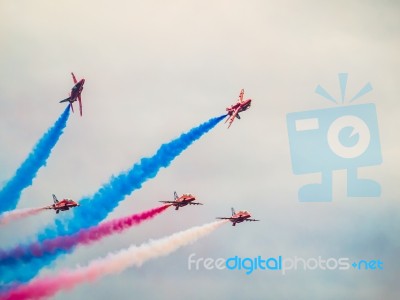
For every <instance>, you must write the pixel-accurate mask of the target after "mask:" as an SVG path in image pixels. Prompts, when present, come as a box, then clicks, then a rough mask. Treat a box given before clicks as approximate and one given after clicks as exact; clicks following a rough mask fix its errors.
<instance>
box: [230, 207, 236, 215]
mask: <svg viewBox="0 0 400 300" xmlns="http://www.w3.org/2000/svg"><path fill="white" fill-rule="evenodd" d="M231 211H232V216H233V215H234V214H235V209H234V208H233V207H231Z"/></svg>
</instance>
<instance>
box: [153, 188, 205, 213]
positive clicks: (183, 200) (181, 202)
mask: <svg viewBox="0 0 400 300" xmlns="http://www.w3.org/2000/svg"><path fill="white" fill-rule="evenodd" d="M194 200H196V197H195V196H193V195H192V194H183V195H182V196H180V197H178V194H177V193H176V192H174V201H160V202H162V203H169V204H172V205H173V206H175V210H178V209H179V207H182V206H186V205H188V204H190V205H203V204H202V203H198V202H193V201H194Z"/></svg>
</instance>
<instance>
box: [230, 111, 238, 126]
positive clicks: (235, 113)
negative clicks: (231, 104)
mask: <svg viewBox="0 0 400 300" xmlns="http://www.w3.org/2000/svg"><path fill="white" fill-rule="evenodd" d="M238 113H239V107H238V108H236V109H235V112H234V113H233V114H232V115H231V116H230V117H229V125H228V128H229V127H231V125H232V123H233V121H235V118H236V116H237V114H238Z"/></svg>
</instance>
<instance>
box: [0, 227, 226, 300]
mask: <svg viewBox="0 0 400 300" xmlns="http://www.w3.org/2000/svg"><path fill="white" fill-rule="evenodd" d="M226 222H227V221H226V220H222V221H215V222H212V223H208V224H205V225H202V226H196V227H192V228H190V229H187V230H184V231H180V232H177V233H174V234H172V235H170V236H168V237H165V238H162V239H159V240H150V241H149V242H147V243H145V244H142V245H140V246H135V245H132V246H130V247H129V248H127V249H123V250H120V251H118V252H116V253H111V254H109V255H107V256H106V257H105V258H100V259H96V260H93V261H92V262H91V263H89V264H88V265H87V266H86V267H78V268H77V269H75V270H66V271H62V272H61V273H59V274H58V275H55V276H52V277H47V278H39V279H36V280H33V281H31V282H30V283H28V284H26V285H21V286H18V287H17V288H15V289H14V290H11V291H8V293H6V294H3V295H1V294H0V298H2V299H27V298H29V299H38V298H43V297H50V296H52V295H54V294H55V293H57V292H58V291H60V290H62V289H71V288H73V287H74V286H76V285H77V284H79V283H82V282H85V281H93V280H96V279H98V278H100V277H102V276H105V275H108V274H115V273H120V272H122V271H123V270H125V269H127V268H129V267H131V266H141V265H142V264H143V263H145V262H146V261H148V260H150V259H153V258H157V257H161V256H166V255H168V254H170V253H172V252H173V251H175V250H177V249H179V248H180V247H183V246H186V245H188V244H191V243H193V242H195V241H197V240H198V239H200V238H201V237H203V236H206V235H208V234H210V233H211V232H213V231H214V230H215V229H217V228H218V227H220V226H221V225H222V224H224V223H226ZM3 297H4V298H3Z"/></svg>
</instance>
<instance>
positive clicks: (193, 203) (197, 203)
mask: <svg viewBox="0 0 400 300" xmlns="http://www.w3.org/2000/svg"><path fill="white" fill-rule="evenodd" d="M189 204H190V205H203V203H199V202H189Z"/></svg>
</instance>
